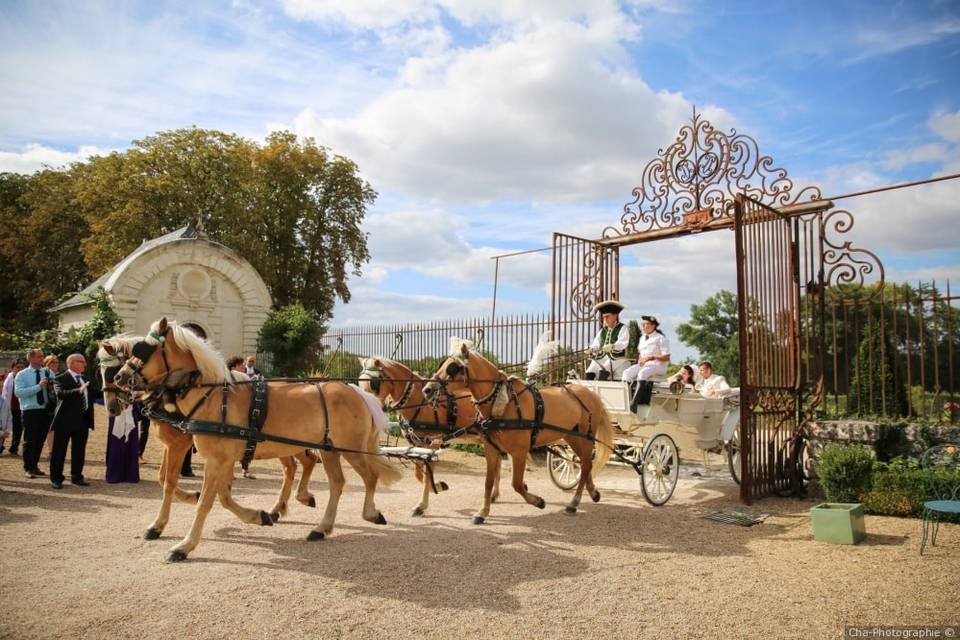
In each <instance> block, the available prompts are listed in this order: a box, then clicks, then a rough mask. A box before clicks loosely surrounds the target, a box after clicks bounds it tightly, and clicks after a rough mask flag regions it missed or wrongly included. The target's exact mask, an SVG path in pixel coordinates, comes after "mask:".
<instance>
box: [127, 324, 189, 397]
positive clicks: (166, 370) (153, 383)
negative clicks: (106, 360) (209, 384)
mask: <svg viewBox="0 0 960 640" xmlns="http://www.w3.org/2000/svg"><path fill="white" fill-rule="evenodd" d="M169 332H170V327H169V326H168V327H166V328H165V329H164V330H163V331H162V332H161V333H157V332H154V331H151V332H150V333H148V334H147V335H146V336H144V338H143V340H140V341H138V342H137V343H136V344H134V345H133V347H132V348H131V349H130V355H129V357H128V358H127V359H126V362H125V363H124V364H123V365H122V366H121V367H120V368H119V370H118V372H117V373H116V374H115V375H114V378H113V381H114V383H117V386H118V388H120V389H123V390H125V391H144V392H146V393H147V397H149V395H150V394H151V393H153V392H157V393H158V395H160V396H162V395H163V394H164V393H167V392H170V393H173V394H174V395H175V396H176V397H181V396H183V395H185V394H186V392H187V391H188V390H189V389H190V388H192V387H194V386H196V382H197V380H199V378H200V372H199V371H197V370H193V371H190V372H188V374H187V375H185V376H183V380H182V381H181V382H180V383H179V384H176V385H172V384H169V380H170V378H171V377H172V376H173V374H174V373H175V372H176V371H177V370H174V369H171V368H170V363H169V362H168V360H167V350H166V342H167V334H168V333H169ZM157 349H159V350H160V356H161V358H162V359H163V371H161V372H160V374H159V375H158V376H157V377H156V379H154V380H149V379H148V378H147V377H146V376H145V375H144V374H143V368H144V367H145V366H146V364H147V362H149V361H150V358H151V357H153V354H154V353H155V352H156V351H157ZM124 375H126V376H127V377H128V378H129V383H128V384H127V385H126V386H125V387H124V386H121V385H120V384H119V382H120V380H121V378H122V376H124Z"/></svg>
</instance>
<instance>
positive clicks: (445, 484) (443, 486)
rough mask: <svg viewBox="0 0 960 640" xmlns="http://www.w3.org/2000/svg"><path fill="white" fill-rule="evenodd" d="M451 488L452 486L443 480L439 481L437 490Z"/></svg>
mask: <svg viewBox="0 0 960 640" xmlns="http://www.w3.org/2000/svg"><path fill="white" fill-rule="evenodd" d="M449 488H450V486H449V485H448V484H447V483H446V482H443V481H442V480H441V481H440V482H438V483H437V490H438V491H446V490H447V489H449Z"/></svg>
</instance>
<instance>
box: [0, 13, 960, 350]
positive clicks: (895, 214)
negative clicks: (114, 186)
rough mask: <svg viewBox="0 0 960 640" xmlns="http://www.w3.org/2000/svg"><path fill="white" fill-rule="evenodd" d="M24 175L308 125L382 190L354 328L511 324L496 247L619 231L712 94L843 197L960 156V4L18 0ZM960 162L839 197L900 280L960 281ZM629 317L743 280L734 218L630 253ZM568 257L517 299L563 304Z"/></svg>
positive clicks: (5, 25) (7, 87)
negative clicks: (181, 138)
mask: <svg viewBox="0 0 960 640" xmlns="http://www.w3.org/2000/svg"><path fill="white" fill-rule="evenodd" d="M0 54H2V59H3V60H4V64H3V65H2V66H0V86H3V87H4V90H3V91H2V92H0V171H16V172H22V173H27V172H31V171H35V170H37V169H38V168H40V167H41V166H53V167H57V166H63V165H65V164H67V163H69V162H73V161H76V160H82V159H84V158H87V157H89V156H91V155H94V154H104V153H109V152H110V151H113V150H122V149H125V148H127V147H128V146H129V145H130V143H131V141H132V140H135V139H139V138H143V137H145V136H148V135H151V134H153V133H155V132H157V131H161V130H169V129H175V128H181V127H189V126H198V127H205V128H215V129H220V130H223V131H229V132H232V133H237V134H240V135H243V136H246V137H249V138H251V139H255V140H262V139H263V138H264V137H265V136H266V135H267V134H268V133H269V132H270V131H275V130H280V129H289V130H292V131H294V132H296V133H297V134H298V135H301V136H310V137H313V138H314V139H315V140H316V141H317V142H318V143H320V144H322V145H325V146H327V147H329V148H330V149H331V150H333V152H335V153H338V154H342V155H345V156H348V157H350V158H352V159H353V160H355V161H356V162H357V163H358V165H359V167H360V171H361V173H362V175H363V176H364V178H366V179H367V180H369V181H370V183H371V184H372V185H373V187H374V188H375V189H376V190H377V191H378V192H379V194H380V195H379V198H378V200H377V202H376V204H375V205H374V206H373V207H372V208H371V210H370V212H369V214H368V216H367V220H366V222H365V230H366V231H367V232H368V233H369V247H370V252H371V254H372V260H371V262H370V263H369V264H368V265H366V267H365V268H364V269H363V274H362V276H360V277H358V278H354V279H353V280H352V281H351V286H350V288H351V292H352V299H351V301H350V302H349V303H348V304H343V303H341V304H338V305H337V307H336V309H335V313H334V319H333V322H332V324H333V325H335V326H344V325H358V324H372V323H384V322H395V321H408V320H409V321H422V320H431V319H446V318H466V317H481V316H489V315H490V313H491V303H492V293H493V270H494V265H493V261H492V260H491V259H490V258H491V256H493V255H496V254H501V253H506V252H511V251H519V250H524V249H531V248H538V247H546V246H549V245H550V242H551V234H552V232H553V231H563V232H566V233H572V234H575V235H579V236H582V237H588V238H596V237H599V236H600V235H601V232H602V230H603V229H604V228H605V227H607V226H609V225H615V224H616V223H617V222H618V220H619V218H620V215H621V213H622V208H623V206H624V204H626V203H627V202H630V201H631V200H632V199H633V198H632V196H631V191H632V189H633V188H634V187H635V186H637V185H638V184H639V183H640V176H641V175H642V171H643V167H644V166H645V165H646V164H647V162H648V161H649V160H651V159H653V158H654V157H655V156H656V153H657V151H658V149H661V148H663V147H665V146H667V145H668V144H670V142H671V141H672V140H673V139H674V138H675V137H676V135H677V132H678V130H679V129H680V127H681V126H683V125H684V124H686V123H688V122H689V120H690V118H691V115H692V113H693V109H694V107H696V109H697V111H698V112H700V113H703V114H706V117H707V118H708V119H710V121H711V122H712V123H713V124H714V125H715V126H716V127H717V128H719V129H722V130H724V131H728V132H729V131H730V129H731V128H735V129H736V131H737V132H742V133H746V134H748V135H750V136H751V137H753V138H754V139H756V140H757V142H758V143H759V147H760V151H761V152H762V153H763V154H766V155H769V156H771V157H772V158H773V161H774V164H775V165H776V166H778V167H783V168H784V169H786V171H787V172H788V174H789V176H790V177H791V178H792V179H793V180H794V181H795V182H796V183H798V184H813V185H818V186H819V187H820V188H821V191H822V193H823V194H824V195H830V194H834V195H838V194H843V193H849V192H852V191H858V190H862V189H869V188H873V187H877V186H883V185H888V184H893V183H898V182H903V181H910V180H921V179H926V178H930V177H934V176H939V175H948V174H952V173H960V3H958V2H956V1H955V0H943V1H924V0H911V1H909V2H887V1H882V0H871V1H863V2H861V1H856V0H849V1H847V0H845V1H842V2H825V1H822V0H814V1H812V2H804V3H797V2H778V1H767V2H716V1H715V2H706V1H700V0H622V1H620V2H616V1H613V0H539V1H536V0H500V1H489V0H488V1H484V0H351V1H349V2H345V1H336V0H280V1H278V2H253V1H251V0H234V1H233V2H162V1H153V2H149V3H147V2H110V3H108V2H104V3H100V2H95V1H85V2H48V1H36V0H35V1H30V2H10V1H8V0H0ZM958 203H960V180H956V181H948V182H942V183H938V184H934V185H928V186H924V187H920V188H915V189H908V190H902V191H895V192H890V193H886V194H878V195H874V196H868V197H861V198H853V199H849V200H843V201H838V202H837V204H838V206H843V207H844V208H847V209H849V210H850V211H852V212H853V213H854V215H855V219H856V223H855V228H854V229H852V230H851V231H850V232H849V233H848V234H847V237H848V238H849V239H850V240H852V241H854V244H856V245H858V246H862V247H866V248H869V249H870V250H872V251H874V252H875V253H877V254H878V255H879V256H880V257H881V259H882V260H883V263H884V266H885V268H886V278H887V280H888V281H889V280H896V281H903V280H909V281H911V282H916V281H917V280H920V279H922V280H924V281H929V280H930V279H933V278H936V279H937V280H938V282H941V283H942V282H943V281H944V280H945V279H946V278H951V279H952V284H953V289H957V288H958V287H960V249H958V245H960V243H958V234H957V231H956V227H957V222H958V221H960V204H958ZM622 264H623V269H622V271H621V289H622V290H621V296H620V297H621V300H622V301H623V302H624V303H625V304H626V305H627V307H628V310H627V311H626V312H625V314H624V316H625V318H636V317H638V316H639V315H640V314H641V313H643V314H648V313H654V314H656V315H658V316H659V317H660V318H661V320H662V321H663V328H664V329H666V332H667V335H668V336H671V337H673V339H674V343H675V348H674V351H675V353H677V354H680V355H681V356H683V355H690V353H689V351H688V350H687V349H686V348H685V347H683V346H682V345H680V344H679V343H678V342H677V341H676V339H675V334H674V327H675V326H676V324H677V323H679V322H683V321H684V320H685V319H686V318H687V317H688V316H689V308H690V305H691V304H695V303H699V302H702V301H703V300H704V299H705V298H706V297H708V296H709V295H712V294H713V293H715V292H716V291H717V290H719V289H730V290H735V289H736V281H735V269H734V264H733V235H732V233H731V232H726V231H721V232H716V233H710V234H703V235H700V236H695V237H690V238H685V239H682V240H675V241H670V242H657V243H650V244H644V245H639V246H637V247H632V248H628V249H624V251H623V254H622ZM550 269H551V263H550V257H549V253H541V254H537V253H534V254H528V255H525V256H522V257H517V258H511V259H509V260H504V261H502V262H501V266H500V269H499V284H498V298H497V313H498V315H500V314H511V313H528V312H545V311H547V310H548V309H549V284H550Z"/></svg>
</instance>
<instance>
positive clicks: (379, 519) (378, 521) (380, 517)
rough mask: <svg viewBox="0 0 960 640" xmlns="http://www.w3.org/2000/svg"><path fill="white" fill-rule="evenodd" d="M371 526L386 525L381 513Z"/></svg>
mask: <svg viewBox="0 0 960 640" xmlns="http://www.w3.org/2000/svg"><path fill="white" fill-rule="evenodd" d="M373 524H387V519H386V518H384V517H383V514H382V513H378V514H377V519H376V520H374V521H373Z"/></svg>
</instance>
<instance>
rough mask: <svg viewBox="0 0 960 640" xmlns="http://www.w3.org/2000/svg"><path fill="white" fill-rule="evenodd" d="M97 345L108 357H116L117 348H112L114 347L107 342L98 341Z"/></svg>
mask: <svg viewBox="0 0 960 640" xmlns="http://www.w3.org/2000/svg"><path fill="white" fill-rule="evenodd" d="M98 344H99V345H100V346H101V347H103V350H104V351H106V352H107V353H109V354H110V355H112V356H115V355H117V348H116V347H114V346H113V345H112V344H110V343H109V342H103V341H100V342H99V343H98Z"/></svg>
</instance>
